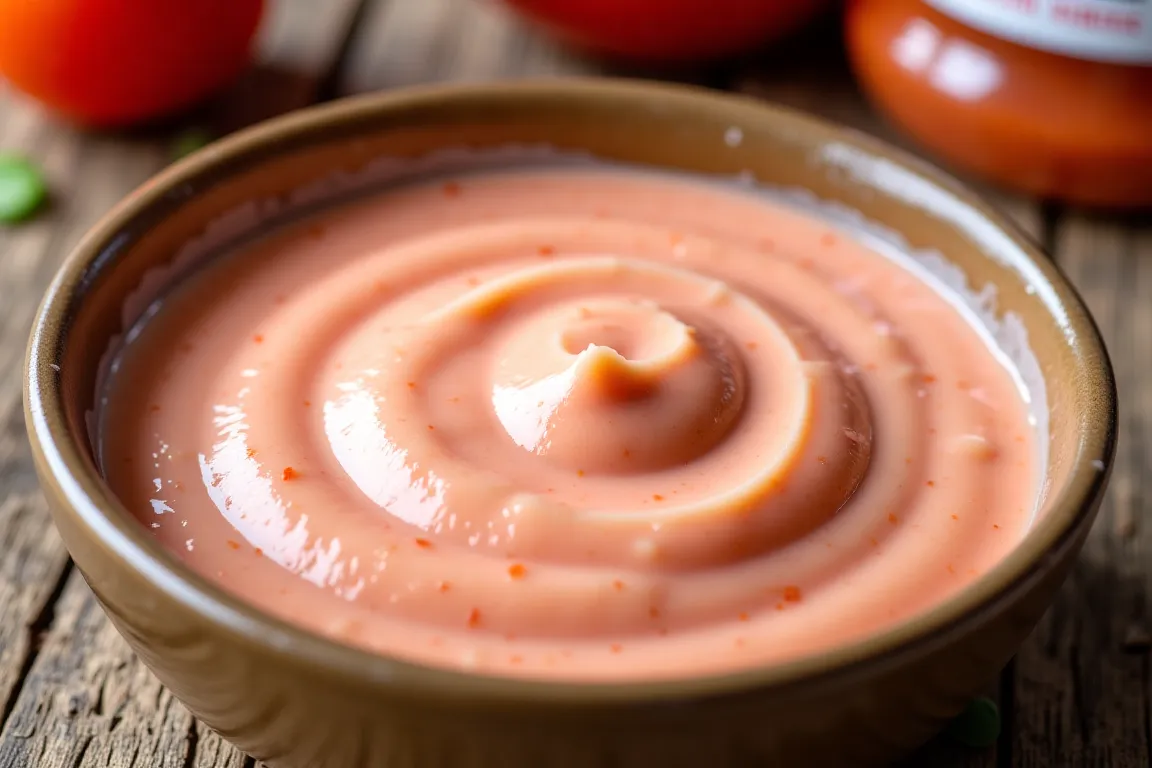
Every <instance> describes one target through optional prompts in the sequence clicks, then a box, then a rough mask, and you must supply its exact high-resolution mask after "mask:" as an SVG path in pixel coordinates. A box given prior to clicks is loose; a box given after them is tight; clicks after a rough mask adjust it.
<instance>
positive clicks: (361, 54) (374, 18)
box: [341, 0, 602, 92]
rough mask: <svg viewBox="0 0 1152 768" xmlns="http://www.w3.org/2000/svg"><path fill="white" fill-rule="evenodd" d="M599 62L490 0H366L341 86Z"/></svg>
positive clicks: (362, 87) (552, 71)
mask: <svg viewBox="0 0 1152 768" xmlns="http://www.w3.org/2000/svg"><path fill="white" fill-rule="evenodd" d="M601 70H602V66H601V65H600V64H598V63H596V62H594V61H592V60H590V59H587V58H584V57H581V56H580V55H578V54H576V53H573V52H571V51H569V50H566V49H565V48H563V47H561V46H559V45H557V44H555V43H554V42H552V41H551V40H549V39H548V38H546V37H543V36H541V35H536V34H532V30H530V29H529V28H528V27H527V26H526V25H525V24H524V23H523V22H521V21H520V20H519V19H517V18H516V17H514V16H513V15H512V13H511V12H510V11H509V10H508V9H507V8H505V7H504V6H502V5H500V4H498V3H496V2H493V0H420V2H402V1H396V2H379V1H378V2H373V3H371V4H370V5H369V6H368V8H367V10H366V12H365V14H364V18H363V21H362V23H361V25H360V27H359V29H358V30H357V32H356V34H355V36H354V37H353V39H352V44H351V48H350V51H349V56H348V59H347V66H346V67H345V70H344V73H343V78H342V80H341V87H342V89H343V90H344V91H346V92H362V91H370V90H377V89H383V88H395V87H400V86H405V85H416V84H419V83H431V82H467V81H477V80H489V79H494V78H500V77H509V78H511V77H526V76H546V75H561V74H568V75H571V74H593V73H596V72H599V71H601Z"/></svg>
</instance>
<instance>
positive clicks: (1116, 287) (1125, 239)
mask: <svg viewBox="0 0 1152 768" xmlns="http://www.w3.org/2000/svg"><path fill="white" fill-rule="evenodd" d="M1055 234H1056V249H1055V250H1056V256H1057V260H1058V262H1059V263H1060V264H1061V265H1062V266H1063V267H1064V269H1065V270H1066V272H1067V273H1068V276H1069V277H1070V278H1071V280H1072V281H1073V283H1075V284H1076V286H1077V287H1078V288H1079V290H1080V291H1081V294H1082V295H1083V297H1084V299H1085V300H1086V301H1087V303H1088V305H1089V307H1090V308H1091V310H1092V312H1093V314H1094V316H1095V317H1096V320H1097V322H1098V323H1099V325H1100V329H1101V331H1102V333H1103V335H1104V338H1105V340H1106V342H1107V344H1108V348H1109V351H1110V353H1111V355H1112V361H1113V364H1114V366H1115V369H1116V376H1117V380H1118V386H1119V391H1120V397H1121V406H1120V419H1121V421H1120V444H1119V449H1118V453H1117V457H1116V466H1115V469H1114V472H1113V475H1112V483H1111V487H1110V490H1109V493H1108V496H1107V498H1106V500H1105V502H1104V506H1103V508H1102V511H1101V516H1100V520H1099V522H1098V523H1097V525H1096V527H1095V528H1094V529H1093V531H1092V533H1091V535H1090V536H1089V539H1088V542H1087V544H1086V546H1085V549H1084V554H1083V556H1082V557H1081V559H1080V562H1079V564H1078V565H1077V567H1076V569H1075V570H1074V572H1073V574H1072V576H1071V578H1070V579H1069V582H1068V584H1067V585H1066V586H1065V588H1064V590H1063V591H1062V592H1061V593H1060V596H1059V599H1058V600H1057V602H1056V604H1055V606H1054V607H1053V608H1052V610H1050V611H1049V612H1048V614H1047V615H1046V616H1045V618H1044V620H1043V621H1042V623H1041V624H1040V627H1039V628H1038V629H1037V631H1036V632H1035V634H1034V635H1033V636H1032V638H1031V639H1030V640H1029V642H1028V643H1027V644H1026V645H1025V647H1024V648H1023V649H1022V650H1021V652H1020V654H1019V655H1018V657H1017V669H1018V674H1017V678H1016V688H1015V692H1014V694H1015V699H1016V704H1017V706H1016V716H1015V729H1014V734H1013V753H1014V756H1015V764H1016V765H1018V766H1028V767H1031V766H1037V767H1039V766H1049V765H1075V766H1085V768H1088V767H1090V766H1100V767H1101V768H1103V767H1104V766H1109V767H1110V768H1136V766H1141V767H1143V766H1147V765H1150V764H1152V737H1150V728H1152V722H1150V720H1149V718H1150V716H1152V715H1150V703H1149V684H1150V682H1152V681H1150V679H1149V670H1150V666H1149V650H1150V645H1152V641H1150V633H1152V604H1150V602H1149V595H1150V590H1152V525H1149V521H1148V517H1147V514H1146V513H1147V512H1148V509H1149V506H1148V505H1149V502H1150V501H1152V450H1150V449H1149V446H1150V445H1152V221H1149V220H1145V221H1144V222H1143V223H1140V222H1136V221H1127V222H1121V221H1109V220H1105V219H1102V218H1094V217H1089V216H1085V215H1079V214H1077V215H1069V216H1068V217H1067V218H1066V219H1065V220H1064V221H1063V222H1062V223H1061V224H1060V225H1059V226H1058V227H1057V229H1056V233H1055Z"/></svg>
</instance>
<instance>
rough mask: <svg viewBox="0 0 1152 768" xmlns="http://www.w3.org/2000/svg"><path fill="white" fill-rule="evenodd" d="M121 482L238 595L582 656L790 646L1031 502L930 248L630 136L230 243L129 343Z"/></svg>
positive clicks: (105, 453)
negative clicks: (683, 168)
mask: <svg viewBox="0 0 1152 768" xmlns="http://www.w3.org/2000/svg"><path fill="white" fill-rule="evenodd" d="M107 395H108V403H107V406H106V409H105V410H104V412H103V413H102V418H101V423H102V425H103V426H102V428H101V434H100V443H101V445H100V449H101V457H102V463H103V467H104V470H105V474H106V476H107V479H108V482H109V483H110V484H111V487H112V488H113V490H114V491H115V492H116V493H117V494H118V496H119V497H120V498H121V499H122V500H123V501H124V503H125V504H126V506H127V507H128V509H129V510H131V511H132V512H133V513H134V514H135V515H136V516H137V517H139V519H140V520H141V521H142V523H143V524H144V525H146V526H148V528H149V529H150V531H151V533H152V535H153V536H155V538H156V539H157V541H159V542H160V543H161V544H162V545H163V546H164V547H166V548H167V549H169V550H170V551H171V552H172V553H173V554H175V555H176V556H177V557H178V558H180V559H181V560H183V561H184V562H185V563H187V564H188V565H189V566H190V567H192V568H193V569H195V570H196V571H199V572H201V573H203V574H204V575H206V576H207V577H209V578H211V579H214V580H215V581H217V582H219V583H220V584H222V585H223V586H225V587H226V588H227V589H229V590H231V591H232V592H234V593H235V594H237V595H239V596H240V597H241V598H243V599H245V600H246V601H248V602H250V603H252V604H254V605H256V606H259V607H261V608H263V609H265V610H267V611H269V612H271V613H273V614H276V615H278V616H281V617H283V618H285V619H287V620H289V621H291V622H294V623H296V624H299V625H302V626H305V627H308V628H310V629H313V630H315V631H317V632H319V633H321V634H324V635H328V636H331V637H334V638H336V639H338V640H341V641H345V642H348V643H352V644H355V645H359V646H363V647H366V648H368V649H372V650H375V651H379V652H382V653H387V654H392V655H396V656H398V657H402V658H405V659H409V660H413V661H417V662H424V663H428V664H434V665H441V666H447V667H457V668H467V669H471V670H482V671H486V672H492V673H500V674H514V675H525V676H537V677H545V678H559V679H581V680H606V681H610V680H623V679H640V678H663V677H685V676H693V675H701V674H709V673H717V672H723V671H732V670H736V669H740V668H747V667H751V666H754V665H762V664H768V663H777V662H782V661H785V660H788V659H793V658H796V657H799V656H804V655H808V654H812V653H816V652H819V651H821V650H826V649H829V648H831V647H834V646H839V645H842V644H845V643H848V642H850V641H853V640H858V639H861V638H863V637H865V636H867V635H870V634H872V633H875V632H877V631H880V630H882V629H884V628H887V627H891V626H893V625H894V624H896V623H898V622H900V621H902V620H905V619H907V618H909V617H910V616H912V615H914V614H916V613H918V612H921V611H924V610H925V609H927V608H929V607H931V606H933V605H935V604H938V603H939V602H940V601H942V600H944V599H945V598H947V597H948V596H949V595H951V594H953V593H955V592H956V591H957V590H959V589H960V588H961V587H963V586H964V585H966V584H968V583H969V582H971V581H972V580H973V579H974V578H976V577H977V576H979V575H980V574H982V573H984V572H986V571H987V570H988V569H989V568H991V567H992V566H993V565H995V564H996V563H997V562H998V561H999V560H1000V559H1001V558H1002V557H1003V556H1004V555H1005V553H1006V552H1008V551H1009V550H1010V549H1012V548H1013V547H1014V546H1015V545H1016V544H1017V542H1019V540H1020V539H1021V537H1022V536H1023V535H1024V533H1025V532H1026V530H1027V528H1028V526H1029V524H1030V520H1031V516H1032V512H1033V508H1034V505H1035V499H1036V494H1037V487H1038V469H1037V467H1036V460H1035V449H1036V448H1035V444H1036V438H1035V435H1034V434H1033V430H1032V428H1031V427H1030V426H1029V423H1028V419H1027V412H1026V407H1025V404H1024V402H1023V399H1022V397H1021V395H1020V392H1019V390H1018V388H1017V387H1016V384H1015V381H1014V379H1013V378H1012V376H1011V375H1010V373H1009V371H1008V370H1007V369H1006V368H1005V367H1003V365H1002V364H1001V363H1000V361H999V359H998V358H997V357H996V356H995V355H994V354H993V352H992V351H991V349H990V348H989V346H988V345H987V344H986V342H985V341H984V339H983V338H982V337H981V335H980V334H978V333H977V332H976V330H975V329H974V327H973V326H972V325H971V324H970V323H969V322H968V321H967V320H966V319H965V318H964V317H963V316H962V315H961V314H960V313H959V312H958V311H957V310H956V309H955V308H954V307H953V306H952V305H951V304H950V303H949V302H948V301H946V300H945V299H944V298H943V297H942V296H941V295H940V294H939V293H937V292H936V291H935V290H934V289H933V288H932V287H930V286H929V285H928V284H927V283H926V282H925V281H923V280H922V279H920V278H919V277H918V276H916V275H914V274H913V273H912V272H911V271H909V270H907V269H905V268H904V267H903V266H901V265H900V264H898V263H897V262H895V261H893V260H892V259H889V258H887V257H885V256H882V255H880V254H878V253H876V252H874V251H872V250H870V249H869V248H867V247H865V246H864V245H862V244H861V243H860V242H858V241H857V240H854V239H853V238H852V237H851V236H850V235H849V234H848V233H845V232H841V231H837V230H834V229H832V228H830V227H829V226H828V225H827V224H826V223H823V222H822V221H820V220H819V219H817V218H815V217H813V216H810V215H807V214H804V213H800V212H798V211H795V210H791V209H788V208H786V207H783V206H781V205H779V204H776V203H772V202H769V201H767V200H765V199H762V198H760V197H758V196H754V195H753V194H751V193H745V192H741V191H737V190H724V189H721V188H718V187H716V186H712V185H705V184H703V183H696V182H692V181H686V180H681V179H675V178H672V177H664V176H659V175H655V174H652V175H649V174H642V173H638V172H628V171H624V170H605V169H561V168H551V169H536V170H519V171H509V172H503V173H500V172H488V173H483V174H477V175H472V176H462V177H459V178H455V179H452V180H449V181H437V182H435V183H424V184H419V185H412V186H408V187H403V188H399V189H394V190H389V191H386V192H382V193H377V194H375V195H373V196H369V197H366V198H364V199H361V200H359V201H357V202H354V203H350V204H345V205H343V206H341V207H338V208H335V209H332V210H328V211H324V212H320V213H317V214H315V215H313V216H311V217H309V218H307V219H306V220H303V221H301V222H300V223H298V224H295V225H292V226H290V227H287V228H284V229H282V230H279V231H277V232H275V233H273V234H271V235H268V236H265V237H263V238H261V239H260V240H258V241H257V242H254V243H252V244H249V245H246V246H244V247H242V248H239V249H238V252H235V253H230V254H227V255H225V256H223V257H221V258H219V259H218V260H217V261H216V262H215V263H213V264H211V265H209V266H208V267H206V268H204V269H203V270H201V271H200V272H198V273H197V274H196V275H195V276H194V277H192V278H191V279H190V280H187V281H186V282H185V283H184V284H183V285H181V286H180V287H179V288H178V289H177V290H175V291H174V292H172V293H171V294H170V295H168V296H166V297H164V298H163V300H162V302H161V303H160V304H159V307H158V311H157V312H156V313H155V314H154V316H151V317H150V318H149V319H148V320H147V321H146V322H145V323H144V324H143V325H142V326H141V328H140V330H139V333H138V335H136V336H135V337H134V338H133V339H132V340H131V342H130V343H129V344H127V345H126V346H125V348H124V349H123V350H122V351H121V352H120V353H119V356H118V358H117V361H116V367H115V372H114V373H113V375H112V376H111V378H110V386H109V389H108V391H107Z"/></svg>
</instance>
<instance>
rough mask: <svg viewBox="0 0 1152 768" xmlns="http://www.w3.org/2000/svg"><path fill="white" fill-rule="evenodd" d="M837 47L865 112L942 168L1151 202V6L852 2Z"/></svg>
mask: <svg viewBox="0 0 1152 768" xmlns="http://www.w3.org/2000/svg"><path fill="white" fill-rule="evenodd" d="M846 40H847V44H848V49H849V56H850V58H851V61H852V66H853V69H854V70H855V72H856V75H857V77H858V79H859V81H860V84H861V86H862V87H863V89H864V90H865V92H866V93H867V94H868V95H869V97H870V98H871V99H872V100H873V102H874V103H875V104H877V105H878V106H879V108H880V109H881V110H882V111H884V112H886V113H887V114H888V115H889V116H890V117H891V118H892V119H893V120H894V121H895V122H896V123H898V124H899V125H901V126H902V127H903V128H905V129H906V130H907V131H908V132H909V133H911V134H912V136H913V137H914V138H916V139H917V140H918V141H919V142H920V143H922V144H923V145H924V146H925V147H926V148H928V149H929V150H931V151H933V152H935V153H936V154H938V155H939V156H940V157H942V158H943V159H945V160H946V161H948V162H950V163H953V164H955V165H956V166H958V167H960V168H963V169H967V170H970V171H973V172H975V173H977V174H979V175H982V176H984V177H987V178H988V179H990V180H992V181H994V182H996V183H999V184H1001V185H1004V186H1006V187H1010V188H1014V189H1017V190H1019V191H1023V192H1027V193H1030V194H1033V195H1038V196H1041V197H1045V198H1051V199H1055V200H1060V201H1064V202H1070V203H1079V204H1087V205H1093V206H1103V207H1117V208H1134V207H1149V206H1152V0H924V1H921V0H850V2H849V5H848V9H847V17H846Z"/></svg>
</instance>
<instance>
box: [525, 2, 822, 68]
mask: <svg viewBox="0 0 1152 768" xmlns="http://www.w3.org/2000/svg"><path fill="white" fill-rule="evenodd" d="M505 2H506V3H507V4H508V5H511V6H513V7H514V8H516V9H518V10H519V11H521V12H523V14H524V15H525V16H527V17H528V18H530V19H533V20H535V21H537V22H539V23H541V24H543V25H544V26H545V27H548V28H550V29H551V30H552V31H553V32H554V33H555V34H556V35H557V36H559V37H560V38H562V39H565V40H567V41H568V42H571V43H573V44H574V45H577V46H580V47H582V48H587V49H590V50H594V51H598V52H600V53H604V54H608V55H610V56H615V57H620V58H626V59H635V60H643V61H653V62H681V63H684V62H692V61H702V60H708V59H716V58H721V57H724V56H730V55H732V54H736V53H741V52H744V51H747V50H749V49H751V48H754V47H756V46H758V45H761V44H763V43H767V42H770V41H772V40H774V39H776V38H778V37H781V36H783V35H785V34H787V33H789V32H791V31H792V30H793V29H795V28H797V27H799V26H801V25H802V24H804V23H805V22H807V21H808V20H809V19H810V18H812V17H813V16H814V15H815V14H816V13H817V12H818V11H819V10H820V9H822V8H823V7H824V6H825V5H827V2H826V0H505Z"/></svg>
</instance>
